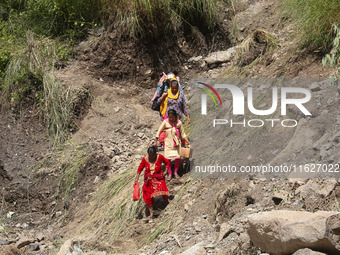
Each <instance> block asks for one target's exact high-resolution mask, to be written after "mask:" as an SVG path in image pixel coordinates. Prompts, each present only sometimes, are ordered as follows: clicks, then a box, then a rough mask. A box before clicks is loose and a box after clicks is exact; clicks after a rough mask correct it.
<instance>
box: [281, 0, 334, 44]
mask: <svg viewBox="0 0 340 255" xmlns="http://www.w3.org/2000/svg"><path fill="white" fill-rule="evenodd" d="M283 10H284V14H285V15H287V16H291V17H293V20H294V21H295V22H296V23H297V24H298V36H299V39H300V46H301V47H311V48H322V49H323V50H327V49H330V47H331V45H332V41H333V38H334V33H333V32H332V25H333V24H336V23H338V22H339V20H340V4H339V1H338V0H304V1H301V0H284V1H283Z"/></svg>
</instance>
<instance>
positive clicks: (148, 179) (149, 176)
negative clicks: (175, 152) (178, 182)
mask: <svg viewBox="0 0 340 255" xmlns="http://www.w3.org/2000/svg"><path fill="white" fill-rule="evenodd" d="M147 152H148V155H147V156H145V157H143V159H142V162H141V163H140V165H139V167H138V170H137V175H136V178H135V184H136V183H137V182H138V180H139V176H140V174H141V172H142V171H143V170H144V169H145V172H144V185H143V189H142V190H143V200H144V202H145V203H146V205H147V207H148V209H149V212H150V216H148V217H149V218H150V219H151V218H152V217H153V208H152V205H153V198H154V197H157V196H163V199H164V200H165V201H166V202H167V201H168V196H169V190H168V188H167V186H166V183H165V180H164V175H165V173H166V172H163V171H162V169H161V166H162V164H165V169H169V168H170V169H171V165H170V163H171V162H170V160H168V159H166V158H165V157H164V156H163V155H161V154H157V150H156V148H155V147H149V148H148V151H147Z"/></svg>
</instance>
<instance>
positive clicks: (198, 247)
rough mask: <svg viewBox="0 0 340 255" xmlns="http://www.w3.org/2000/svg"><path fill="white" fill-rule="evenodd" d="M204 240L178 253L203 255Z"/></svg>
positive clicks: (182, 254)
mask: <svg viewBox="0 0 340 255" xmlns="http://www.w3.org/2000/svg"><path fill="white" fill-rule="evenodd" d="M204 254H205V249H204V242H200V243H197V244H195V245H194V246H192V247H191V248H189V249H187V250H185V251H184V252H182V253H181V254H180V255H204Z"/></svg>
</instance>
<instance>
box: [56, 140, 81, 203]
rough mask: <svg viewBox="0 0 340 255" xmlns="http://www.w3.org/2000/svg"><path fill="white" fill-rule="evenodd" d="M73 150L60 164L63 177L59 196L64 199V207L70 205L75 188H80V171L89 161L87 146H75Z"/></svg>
mask: <svg viewBox="0 0 340 255" xmlns="http://www.w3.org/2000/svg"><path fill="white" fill-rule="evenodd" d="M71 149H72V150H71V152H69V151H68V152H67V154H68V155H67V156H66V157H65V159H63V160H61V161H60V164H59V168H60V169H61V175H60V178H59V184H58V195H59V196H61V197H62V199H63V204H64V205H66V204H67V203H68V200H69V198H70V195H71V192H72V190H73V188H75V187H76V186H78V176H79V171H80V170H81V168H82V167H84V165H85V163H86V161H87V159H88V147H87V146H85V145H83V146H77V145H75V146H72V147H71Z"/></svg>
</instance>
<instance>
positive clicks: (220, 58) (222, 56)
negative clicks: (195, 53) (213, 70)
mask: <svg viewBox="0 0 340 255" xmlns="http://www.w3.org/2000/svg"><path fill="white" fill-rule="evenodd" d="M235 53H236V50H235V47H232V48H229V49H228V50H225V51H216V52H212V53H210V54H209V55H208V56H207V57H206V58H205V59H204V60H205V62H206V63H207V64H208V66H217V65H218V64H222V63H226V62H229V61H231V60H232V58H233V57H234V55H235Z"/></svg>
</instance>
